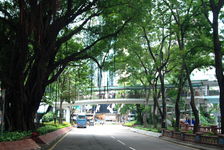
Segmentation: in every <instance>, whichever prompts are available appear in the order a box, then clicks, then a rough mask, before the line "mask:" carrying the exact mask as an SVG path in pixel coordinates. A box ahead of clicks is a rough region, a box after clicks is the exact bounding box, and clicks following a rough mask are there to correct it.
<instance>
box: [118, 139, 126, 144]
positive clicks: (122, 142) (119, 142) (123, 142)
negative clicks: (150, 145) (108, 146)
mask: <svg viewBox="0 0 224 150" xmlns="http://www.w3.org/2000/svg"><path fill="white" fill-rule="evenodd" d="M117 141H118V142H119V143H121V144H122V145H126V144H125V143H124V142H122V141H120V140H117Z"/></svg>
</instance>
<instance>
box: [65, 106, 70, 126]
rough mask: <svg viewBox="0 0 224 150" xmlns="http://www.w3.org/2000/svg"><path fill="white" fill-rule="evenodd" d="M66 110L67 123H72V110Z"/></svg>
mask: <svg viewBox="0 0 224 150" xmlns="http://www.w3.org/2000/svg"><path fill="white" fill-rule="evenodd" d="M65 110H66V112H65V121H66V122H68V123H70V116H71V113H70V109H69V107H67V108H66V109H65Z"/></svg>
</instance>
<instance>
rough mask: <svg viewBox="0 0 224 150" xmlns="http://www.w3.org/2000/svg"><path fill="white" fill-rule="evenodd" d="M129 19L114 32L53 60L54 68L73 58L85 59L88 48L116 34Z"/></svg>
mask: <svg viewBox="0 0 224 150" xmlns="http://www.w3.org/2000/svg"><path fill="white" fill-rule="evenodd" d="M130 20H131V18H129V19H128V20H126V21H125V23H124V24H123V25H122V26H121V27H120V28H119V29H118V30H117V31H115V32H114V33H110V34H107V35H105V36H102V37H100V38H99V39H97V40H96V41H94V42H93V43H92V44H90V45H89V46H87V47H85V48H84V49H82V50H81V51H79V52H76V53H73V54H71V55H70V56H67V57H66V58H65V59H62V60H59V61H57V62H55V64H54V67H55V68H56V67H57V66H59V65H63V64H67V63H68V62H70V61H74V60H80V59H86V58H89V56H88V54H87V52H88V50H90V49H91V48H92V47H93V46H94V45H96V44H97V43H98V42H100V41H102V40H104V39H107V38H109V37H113V36H116V35H117V34H119V33H120V32H121V31H122V30H123V28H124V27H125V25H126V24H127V23H128V22H129V21H130Z"/></svg>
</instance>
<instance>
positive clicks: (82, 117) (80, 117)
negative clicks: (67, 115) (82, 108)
mask: <svg viewBox="0 0 224 150" xmlns="http://www.w3.org/2000/svg"><path fill="white" fill-rule="evenodd" d="M78 119H86V116H78Z"/></svg>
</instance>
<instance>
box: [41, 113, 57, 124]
mask: <svg viewBox="0 0 224 150" xmlns="http://www.w3.org/2000/svg"><path fill="white" fill-rule="evenodd" d="M53 120H54V113H53V112H48V113H46V114H45V115H44V116H43V118H42V121H43V122H50V121H53Z"/></svg>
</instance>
